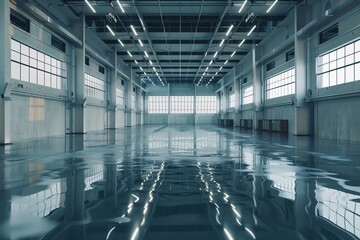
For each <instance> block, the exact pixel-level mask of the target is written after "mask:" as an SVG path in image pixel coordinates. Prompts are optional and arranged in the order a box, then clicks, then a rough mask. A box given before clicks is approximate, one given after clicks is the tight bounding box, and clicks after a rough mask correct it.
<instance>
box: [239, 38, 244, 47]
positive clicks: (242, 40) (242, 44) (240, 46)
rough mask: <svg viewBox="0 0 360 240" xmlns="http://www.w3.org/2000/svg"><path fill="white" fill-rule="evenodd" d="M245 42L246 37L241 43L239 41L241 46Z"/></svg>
mask: <svg viewBox="0 0 360 240" xmlns="http://www.w3.org/2000/svg"><path fill="white" fill-rule="evenodd" d="M244 42H245V39H243V40H242V41H241V43H239V47H241V45H243V43H244Z"/></svg>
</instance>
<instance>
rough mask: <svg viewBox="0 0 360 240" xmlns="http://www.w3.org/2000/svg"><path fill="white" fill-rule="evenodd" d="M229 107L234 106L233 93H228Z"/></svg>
mask: <svg viewBox="0 0 360 240" xmlns="http://www.w3.org/2000/svg"><path fill="white" fill-rule="evenodd" d="M229 108H235V94H234V93H232V94H230V95H229Z"/></svg>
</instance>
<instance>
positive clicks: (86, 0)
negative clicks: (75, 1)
mask: <svg viewBox="0 0 360 240" xmlns="http://www.w3.org/2000/svg"><path fill="white" fill-rule="evenodd" d="M85 2H86V4H87V5H88V6H89V7H90V8H91V10H92V11H93V12H94V13H96V11H95V9H94V8H93V6H91V4H90V3H89V2H88V0H85Z"/></svg>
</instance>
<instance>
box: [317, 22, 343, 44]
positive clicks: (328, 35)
mask: <svg viewBox="0 0 360 240" xmlns="http://www.w3.org/2000/svg"><path fill="white" fill-rule="evenodd" d="M338 33H339V26H338V24H335V25H333V26H331V27H329V28H328V29H326V30H324V31H322V32H321V33H320V34H319V42H320V44H321V43H324V42H327V41H329V40H330V39H332V38H334V37H336V36H337V35H338Z"/></svg>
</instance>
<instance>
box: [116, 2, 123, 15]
mask: <svg viewBox="0 0 360 240" xmlns="http://www.w3.org/2000/svg"><path fill="white" fill-rule="evenodd" d="M116 2H117V4H118V5H119V8H120V9H121V11H122V12H123V13H125V10H124V8H123V7H122V6H121V3H120V1H119V0H116Z"/></svg>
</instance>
